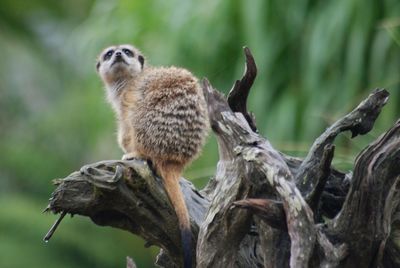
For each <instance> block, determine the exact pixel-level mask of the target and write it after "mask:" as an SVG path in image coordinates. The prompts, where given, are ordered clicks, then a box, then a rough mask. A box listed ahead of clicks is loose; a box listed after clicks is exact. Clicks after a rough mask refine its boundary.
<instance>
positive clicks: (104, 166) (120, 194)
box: [46, 48, 400, 267]
mask: <svg viewBox="0 0 400 268" xmlns="http://www.w3.org/2000/svg"><path fill="white" fill-rule="evenodd" d="M244 52H245V56H246V69H245V73H244V75H243V77H242V79H240V80H238V81H236V83H235V84H234V86H233V88H232V90H231V92H230V93H229V96H228V97H227V98H225V97H224V96H223V95H222V94H220V93H219V92H218V91H216V90H215V89H214V88H213V87H212V86H211V85H210V83H209V82H208V81H207V80H204V81H203V90H204V94H205V97H206V100H207V103H208V111H209V116H210V123H211V126H212V129H213V131H214V133H215V135H216V137H217V140H218V146H219V157H220V160H219V162H218V166H217V171H216V174H215V176H214V177H212V178H211V179H210V181H209V183H208V184H207V186H206V187H205V188H204V189H202V190H197V189H196V188H195V187H194V186H193V185H192V184H191V183H190V182H189V181H187V180H185V179H183V178H182V179H181V187H182V191H183V193H184V197H185V200H186V204H187V207H188V210H189V214H190V217H191V226H192V232H193V240H194V241H193V242H194V243H193V245H194V246H193V249H192V250H193V254H194V255H195V256H196V260H195V263H194V265H196V267H400V257H399V256H400V206H399V201H400V191H399V189H400V182H399V181H400V165H399V163H400V121H398V122H396V123H395V124H394V125H393V126H392V127H391V128H390V129H389V130H387V131H386V132H385V133H384V134H382V136H380V137H379V138H378V139H377V140H376V141H374V142H373V143H371V144H370V145H369V146H367V147H366V148H365V149H364V150H363V151H361V152H360V154H359V155H358V157H357V158H356V161H355V167H354V171H353V172H350V173H349V174H344V173H342V172H340V171H338V170H335V169H334V168H333V167H332V166H331V162H332V159H333V157H334V149H335V147H334V140H335V138H336V137H337V136H338V135H339V134H341V133H342V132H345V131H350V132H351V134H352V137H356V136H357V135H363V134H366V133H368V132H369V131H370V130H371V129H372V128H373V125H374V122H375V120H376V119H377V117H378V115H379V113H380V111H381V109H382V107H383V106H384V105H385V104H386V102H387V100H388V96H389V93H388V92H387V91H386V90H384V89H376V90H375V91H373V92H372V93H371V94H370V95H369V96H368V97H367V98H366V99H365V100H363V101H362V102H361V103H360V104H359V105H358V106H357V107H356V108H355V109H354V110H353V111H352V112H350V113H349V114H347V115H345V116H344V117H343V118H341V119H339V120H338V121H337V122H335V123H334V124H333V125H332V126H331V127H329V128H327V129H326V131H325V132H324V133H322V134H321V136H320V137H318V138H317V139H316V140H315V142H314V144H313V145H312V146H311V148H310V150H309V153H308V155H307V157H306V158H305V159H298V158H293V157H290V156H287V155H284V154H282V153H280V152H279V151H277V150H276V149H274V148H273V146H272V145H271V144H270V142H269V141H268V140H267V139H266V138H264V137H262V136H261V135H260V134H259V133H258V132H257V127H256V123H255V119H254V116H253V115H252V114H251V113H249V112H248V111H247V107H246V100H247V96H248V94H249V91H250V88H251V85H252V84H253V82H254V79H255V77H256V74H257V68H256V65H255V61H254V59H253V57H252V55H251V52H250V50H249V49H248V48H245V49H244ZM55 183H56V186H57V188H56V189H55V191H54V192H53V194H52V197H51V199H50V203H49V206H48V207H47V209H46V210H48V211H52V212H53V213H62V214H61V215H64V214H65V213H70V214H79V215H82V216H87V217H90V218H91V219H92V221H93V222H94V223H95V224H98V225H102V226H104V225H105V226H111V227H115V228H120V229H124V230H127V231H129V232H131V233H133V234H136V235H139V236H141V237H143V238H144V239H146V240H147V241H148V243H147V245H157V246H159V247H160V248H161V251H160V254H159V255H158V258H157V260H156V263H157V264H158V265H159V266H161V267H178V264H179V263H181V259H182V256H181V255H180V252H181V244H180V241H181V240H180V237H179V234H180V232H179V229H178V225H177V224H176V222H177V219H176V216H175V213H174V210H173V208H172V206H171V204H170V202H169V200H168V197H167V195H166V193H165V191H164V188H163V184H162V182H161V180H160V178H158V177H157V176H155V175H154V173H153V171H152V169H151V163H148V162H146V161H144V160H140V159H137V160H132V161H122V160H115V161H102V162H98V163H94V164H90V165H87V166H84V167H82V168H81V170H80V171H76V172H73V173H72V174H70V175H69V176H68V177H66V178H64V179H59V180H56V182H55ZM160 223H162V224H160Z"/></svg>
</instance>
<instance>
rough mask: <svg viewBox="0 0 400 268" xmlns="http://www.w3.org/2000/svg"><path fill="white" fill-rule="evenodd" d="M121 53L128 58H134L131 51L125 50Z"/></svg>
mask: <svg viewBox="0 0 400 268" xmlns="http://www.w3.org/2000/svg"><path fill="white" fill-rule="evenodd" d="M122 52H124V53H125V54H126V55H127V56H128V57H130V58H132V57H133V56H134V54H133V51H132V50H130V49H127V48H124V49H122Z"/></svg>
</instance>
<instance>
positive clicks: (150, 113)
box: [96, 45, 209, 268]
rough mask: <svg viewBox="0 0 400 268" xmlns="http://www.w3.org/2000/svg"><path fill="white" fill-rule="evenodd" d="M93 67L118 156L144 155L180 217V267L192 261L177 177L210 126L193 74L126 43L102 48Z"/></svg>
mask: <svg viewBox="0 0 400 268" xmlns="http://www.w3.org/2000/svg"><path fill="white" fill-rule="evenodd" d="M96 68H97V71H98V73H99V75H100V77H101V79H102V80H103V82H104V85H105V89H106V95H107V99H108V101H109V102H110V104H111V106H112V107H113V109H114V111H115V113H116V117H117V121H118V143H119V145H120V147H121V148H122V150H123V151H124V153H125V154H124V156H123V159H131V158H141V159H149V160H151V162H152V163H153V166H154V167H155V170H156V172H157V173H158V175H160V176H161V177H162V180H163V184H164V188H165V190H166V192H167V195H168V197H169V199H170V201H171V203H172V205H173V207H174V210H175V212H176V215H177V218H178V221H179V227H180V231H181V239H182V246H183V256H184V258H183V259H184V267H185V268H186V267H191V264H192V256H191V251H192V249H191V240H192V237H191V230H190V218H189V214H188V211H187V208H186V204H185V201H184V198H183V194H182V192H181V189H180V186H179V179H180V177H181V174H182V172H183V169H184V168H185V166H187V165H188V164H189V163H190V162H191V161H192V160H193V159H195V158H196V157H197V156H198V154H199V152H200V150H201V148H202V147H203V145H204V143H205V139H206V136H207V133H208V129H209V122H208V114H207V107H206V102H205V99H204V96H203V93H202V89H201V87H200V85H199V83H198V80H197V78H196V77H195V76H193V75H192V74H191V73H190V72H189V71H188V70H185V69H182V68H177V67H150V66H148V65H147V63H145V58H144V56H143V55H142V53H141V52H140V51H139V50H138V49H137V48H135V47H134V46H131V45H117V46H111V47H108V48H106V49H104V50H103V51H102V52H101V54H100V55H99V57H98V61H97V65H96Z"/></svg>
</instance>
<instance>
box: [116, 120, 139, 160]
mask: <svg viewBox="0 0 400 268" xmlns="http://www.w3.org/2000/svg"><path fill="white" fill-rule="evenodd" d="M118 143H119V146H120V147H121V148H122V150H123V151H124V155H123V156H122V160H132V159H135V158H140V155H139V153H138V152H137V151H136V149H135V143H134V142H133V130H131V129H126V128H124V127H122V126H120V128H119V131H118Z"/></svg>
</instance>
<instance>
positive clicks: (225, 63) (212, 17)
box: [0, 0, 400, 268]
mask: <svg viewBox="0 0 400 268" xmlns="http://www.w3.org/2000/svg"><path fill="white" fill-rule="evenodd" d="M116 43H133V44H135V45H136V46H138V47H139V48H140V49H141V50H142V51H143V52H144V53H145V54H146V55H147V57H148V59H149V61H150V63H151V64H153V65H178V66H183V67H186V68H188V69H190V70H191V71H192V72H193V73H195V74H196V75H197V76H198V77H200V78H201V77H207V78H208V79H209V80H210V81H211V83H212V84H213V85H214V86H215V87H216V88H218V89H219V90H221V91H223V92H225V93H226V92H228V91H229V89H230V88H231V86H232V84H233V82H234V80H235V79H237V78H239V77H240V76H241V74H242V72H243V67H244V66H243V64H244V57H243V52H242V46H244V45H247V46H249V47H250V48H251V50H252V52H253V54H254V57H255V59H256V62H257V64H258V68H259V75H258V78H257V80H256V82H255V84H254V87H253V89H252V92H251V95H250V98H249V105H248V106H249V108H250V109H251V110H252V111H253V112H254V113H255V115H256V118H257V123H258V126H259V129H260V132H261V133H262V134H263V135H264V136H266V137H268V138H269V139H270V140H271V142H272V144H273V145H274V146H275V147H276V148H278V149H279V150H281V151H284V152H286V153H288V154H291V155H296V156H304V155H305V154H306V152H307V150H308V148H309V146H310V145H311V143H312V141H313V140H314V139H315V138H316V137H317V136H318V134H319V133H321V131H323V130H324V129H325V128H326V127H327V126H328V125H329V124H331V123H332V122H334V121H335V120H336V119H338V118H339V117H340V116H341V115H343V114H344V113H346V112H348V111H350V110H351V109H352V108H353V107H354V106H356V105H357V104H358V102H359V101H360V100H361V99H362V98H364V97H365V96H367V95H368V93H369V92H371V90H372V89H374V88H376V87H385V88H387V89H388V90H389V91H390V94H391V99H390V102H389V103H388V104H387V106H386V107H385V108H384V110H383V112H382V114H381V116H380V118H379V119H378V122H377V124H376V127H375V128H374V130H373V131H372V132H371V133H369V134H367V135H366V136H363V137H359V138H357V139H355V140H351V139H350V136H349V135H342V137H340V138H339V140H338V142H337V145H338V150H337V152H336V156H335V160H334V164H335V166H336V167H337V168H339V169H341V170H343V171H347V170H350V169H351V168H352V163H353V160H354V157H355V155H357V153H358V152H359V151H360V150H361V149H362V148H363V147H364V146H365V145H366V144H367V143H369V142H371V141H372V140H374V139H375V138H376V137H377V136H378V135H379V134H380V133H382V131H384V130H385V129H387V128H389V127H390V126H391V125H392V124H393V122H394V121H395V120H396V119H397V118H399V115H400V96H399V94H400V91H399V90H400V1H398V0H381V1H376V0H336V1H317V0H296V1H277V0H275V1H273V0H251V1H238V0H233V1H223V0H203V1H193V0H187V1H178V0H170V1H164V0H142V1H139V0H137V1H128V0H121V1H109V0H59V1H54V0H30V1H23V0H1V3H0V267H4V268H10V267H11V268H14V267H30V268H34V267H124V266H125V256H132V257H133V258H134V260H135V261H136V263H137V264H138V267H139V268H142V267H153V259H154V256H155V254H156V253H157V251H158V249H157V248H156V247H152V248H150V249H146V248H144V246H143V245H144V241H142V240H141V239H140V238H136V237H134V236H132V235H130V234H128V233H126V232H123V231H119V230H114V229H111V228H105V227H98V226H95V225H94V224H93V223H91V222H90V220H88V219H86V218H82V217H79V216H76V217H74V218H73V219H70V218H69V217H68V218H66V219H65V220H64V221H63V223H62V224H61V226H60V228H59V229H58V231H57V232H56V234H55V236H54V237H53V239H52V240H51V241H50V243H48V244H45V243H43V242H42V237H43V235H44V234H45V233H46V232H47V230H48V228H49V227H50V226H51V224H52V223H53V221H54V220H55V219H56V217H55V216H54V215H50V214H47V215H46V214H42V213H41V211H42V210H43V209H44V208H45V207H46V205H47V200H48V198H49V196H50V193H51V192H52V190H53V189H54V187H53V186H52V183H51V181H52V179H54V178H59V177H64V176H66V175H68V174H69V173H71V172H72V171H74V170H77V169H79V168H80V167H81V166H82V165H84V164H86V163H92V162H96V161H99V160H104V159H117V158H120V157H121V155H122V153H121V151H120V149H119V148H118V146H117V143H116V141H115V122H114V115H113V113H112V111H111V109H110V107H109V105H108V104H107V103H106V102H105V98H104V94H103V93H104V92H103V89H102V85H101V82H100V80H99V78H98V76H97V74H96V71H95V62H96V56H97V54H98V53H99V51H100V50H101V49H102V48H104V47H105V46H108V45H111V44H116ZM217 160H218V155H217V148H216V143H215V139H214V138H213V137H212V136H211V137H210V139H209V142H208V144H207V146H206V148H205V150H204V153H203V155H202V157H201V158H200V159H199V160H198V161H196V162H195V163H194V164H193V165H192V166H191V167H190V168H188V170H187V171H186V173H185V175H186V177H187V178H189V179H191V180H192V181H193V182H194V183H195V184H196V185H197V186H198V187H202V185H204V184H205V182H206V181H207V179H208V178H209V177H210V176H211V175H212V174H213V172H214V170H215V164H216V161H217Z"/></svg>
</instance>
